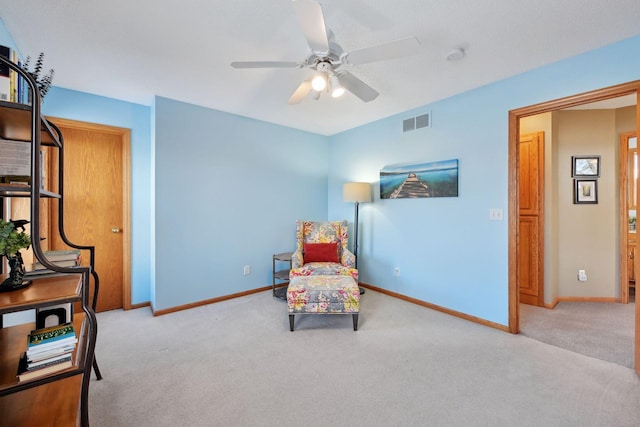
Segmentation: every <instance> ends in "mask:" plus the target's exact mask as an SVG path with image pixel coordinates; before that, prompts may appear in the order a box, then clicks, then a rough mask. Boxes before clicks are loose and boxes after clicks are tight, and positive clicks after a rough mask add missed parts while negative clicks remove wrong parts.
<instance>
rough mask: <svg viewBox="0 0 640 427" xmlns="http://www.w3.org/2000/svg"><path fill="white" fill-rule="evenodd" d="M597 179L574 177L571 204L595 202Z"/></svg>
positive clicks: (596, 200)
mask: <svg viewBox="0 0 640 427" xmlns="http://www.w3.org/2000/svg"><path fill="white" fill-rule="evenodd" d="M597 203H598V180H596V179H575V180H574V186H573V204H576V205H578V204H597Z"/></svg>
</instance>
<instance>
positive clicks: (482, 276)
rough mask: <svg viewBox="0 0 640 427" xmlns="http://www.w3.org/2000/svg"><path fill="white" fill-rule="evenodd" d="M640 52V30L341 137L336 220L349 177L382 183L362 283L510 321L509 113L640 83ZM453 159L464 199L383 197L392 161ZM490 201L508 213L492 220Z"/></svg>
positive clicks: (368, 215) (345, 210)
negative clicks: (418, 122) (412, 123)
mask: <svg viewBox="0 0 640 427" xmlns="http://www.w3.org/2000/svg"><path fill="white" fill-rule="evenodd" d="M632 53H635V54H632ZM638 53H640V37H636V38H633V39H629V40H625V41H623V42H620V43H617V44H614V45H611V46H608V47H606V48H603V49H598V50H596V51H592V52H589V53H586V54H583V55H580V56H577V57H574V58H570V59H567V60H564V61H561V62H558V63H555V64H552V65H549V66H546V67H543V68H540V69H537V70H534V71H531V72H528V73H525V74H522V75H519V76H516V77H513V78H510V79H507V80H504V81H501V82H497V83H494V84H491V85H487V86H484V87H481V88H479V89H477V90H473V91H470V92H466V93H464V94H461V95H459V96H455V97H452V98H448V99H445V100H443V101H440V102H436V103H433V104H430V105H426V106H424V107H422V108H419V109H416V110H413V111H410V112H407V113H404V114H400V115H397V116H394V117H390V118H387V119H384V120H380V121H377V122H375V123H371V124H368V125H366V126H362V127H360V128H357V129H353V130H350V131H348V132H344V133H341V134H338V135H335V136H333V137H332V138H331V143H330V158H329V165H330V172H329V193H328V194H329V217H330V218H333V219H337V218H342V217H344V218H349V219H350V221H352V219H353V206H352V205H349V204H346V203H343V202H342V199H341V195H340V194H341V189H342V183H343V182H346V181H367V182H371V183H373V187H374V190H375V197H374V201H373V203H368V204H361V205H360V226H361V227H360V235H359V246H360V259H359V265H358V266H359V269H360V278H361V281H363V282H365V283H370V284H373V285H376V286H379V287H381V288H384V289H389V290H391V291H394V292H398V293H400V294H403V295H407V296H410V297H413V298H417V299H420V300H423V301H428V302H430V303H433V304H437V305H440V306H442V307H446V308H449V309H452V310H456V311H460V312H462V313H466V314H470V315H472V316H477V317H480V318H483V319H487V320H490V321H493V322H496V323H500V324H503V325H507V323H508V229H507V226H508V216H507V209H508V206H507V202H508V164H507V161H508V111H509V110H512V109H515V108H520V107H525V106H528V105H532V104H536V103H539V102H543V101H548V100H552V99H556V98H560V97H564V96H569V95H573V94H577V93H581V92H585V91H590V90H594V89H599V88H603V87H607V86H611V85H614V84H619V83H626V82H629V81H633V80H638V79H640V55H638ZM381 96H384V94H383V95H381ZM425 112H431V113H432V119H433V127H431V128H426V129H420V130H416V131H414V132H410V133H406V134H403V133H402V120H403V119H404V118H407V117H411V116H415V115H418V114H422V113H425ZM453 158H457V159H459V160H460V163H459V167H460V175H459V197H457V198H432V199H401V200H380V198H379V173H380V169H381V168H382V167H383V166H385V165H389V164H397V163H409V164H411V163H424V162H430V161H437V160H446V159H453ZM490 208H501V209H503V211H504V214H505V215H504V220H503V221H489V219H488V217H489V209H490ZM395 267H399V268H400V277H396V276H395V275H394V268H395Z"/></svg>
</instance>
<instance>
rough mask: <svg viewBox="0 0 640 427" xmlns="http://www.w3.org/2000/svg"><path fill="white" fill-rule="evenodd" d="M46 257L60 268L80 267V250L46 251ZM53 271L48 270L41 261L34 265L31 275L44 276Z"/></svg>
mask: <svg viewBox="0 0 640 427" xmlns="http://www.w3.org/2000/svg"><path fill="white" fill-rule="evenodd" d="M44 256H45V257H46V258H47V260H49V262H51V263H52V264H55V265H57V266H59V267H76V266H78V265H80V250H79V249H65V250H60V251H45V252H44ZM50 272H51V270H49V269H47V268H46V267H45V266H44V265H42V264H41V263H40V261H36V262H34V263H33V270H32V271H31V274H43V273H50Z"/></svg>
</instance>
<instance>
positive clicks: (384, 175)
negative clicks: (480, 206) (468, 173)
mask: <svg viewBox="0 0 640 427" xmlns="http://www.w3.org/2000/svg"><path fill="white" fill-rule="evenodd" d="M424 197H458V159H453V160H443V161H439V162H431V163H419V164H412V165H389V166H385V167H384V168H382V170H381V171H380V198H381V199H416V198H424Z"/></svg>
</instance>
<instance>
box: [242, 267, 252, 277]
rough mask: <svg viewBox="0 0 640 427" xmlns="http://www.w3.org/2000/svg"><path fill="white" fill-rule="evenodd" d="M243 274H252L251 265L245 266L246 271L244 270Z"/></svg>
mask: <svg viewBox="0 0 640 427" xmlns="http://www.w3.org/2000/svg"><path fill="white" fill-rule="evenodd" d="M242 273H243V274H244V275H245V276H248V275H249V274H251V266H249V265H245V266H244V269H243V270H242Z"/></svg>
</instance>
